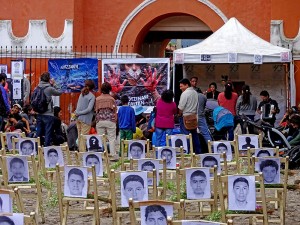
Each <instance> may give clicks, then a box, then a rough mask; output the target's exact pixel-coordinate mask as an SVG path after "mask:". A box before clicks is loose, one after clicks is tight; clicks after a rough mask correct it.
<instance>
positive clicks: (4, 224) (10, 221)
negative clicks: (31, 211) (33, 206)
mask: <svg viewBox="0 0 300 225" xmlns="http://www.w3.org/2000/svg"><path fill="white" fill-rule="evenodd" d="M0 225H24V214H23V213H13V214H12V215H0Z"/></svg>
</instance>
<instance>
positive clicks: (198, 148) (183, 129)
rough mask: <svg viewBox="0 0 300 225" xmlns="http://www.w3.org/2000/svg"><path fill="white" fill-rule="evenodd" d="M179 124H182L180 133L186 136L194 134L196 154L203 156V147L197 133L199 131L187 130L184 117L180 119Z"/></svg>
mask: <svg viewBox="0 0 300 225" xmlns="http://www.w3.org/2000/svg"><path fill="white" fill-rule="evenodd" d="M179 123H180V131H181V133H182V134H186V135H188V134H190V133H191V134H192V139H193V149H194V152H195V153H196V154H201V152H202V150H201V145H200V140H199V136H198V133H197V129H194V130H187V129H186V128H185V126H184V123H183V118H182V117H180V118H179Z"/></svg>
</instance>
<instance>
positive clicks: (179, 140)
mask: <svg viewBox="0 0 300 225" xmlns="http://www.w3.org/2000/svg"><path fill="white" fill-rule="evenodd" d="M171 146H172V147H173V148H174V147H177V148H180V147H181V146H182V147H183V149H184V153H185V154H188V153H189V149H188V140H187V138H186V136H185V135H171Z"/></svg>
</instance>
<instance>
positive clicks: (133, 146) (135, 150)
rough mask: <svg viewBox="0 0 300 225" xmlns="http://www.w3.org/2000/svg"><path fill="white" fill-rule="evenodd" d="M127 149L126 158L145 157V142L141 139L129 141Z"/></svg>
mask: <svg viewBox="0 0 300 225" xmlns="http://www.w3.org/2000/svg"><path fill="white" fill-rule="evenodd" d="M128 149H129V150H128V159H131V158H132V159H142V158H145V143H144V142H143V141H129V142H128Z"/></svg>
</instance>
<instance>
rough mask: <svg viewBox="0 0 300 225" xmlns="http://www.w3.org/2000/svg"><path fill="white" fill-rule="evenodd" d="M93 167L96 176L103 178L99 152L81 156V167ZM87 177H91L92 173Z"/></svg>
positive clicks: (86, 153)
mask: <svg viewBox="0 0 300 225" xmlns="http://www.w3.org/2000/svg"><path fill="white" fill-rule="evenodd" d="M93 165H94V166H95V172H96V176H100V177H102V176H103V164H102V155H101V153H100V152H94V153H92V152H85V153H84V154H83V166H87V167H92V166H93ZM88 176H92V173H91V172H90V173H88Z"/></svg>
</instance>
